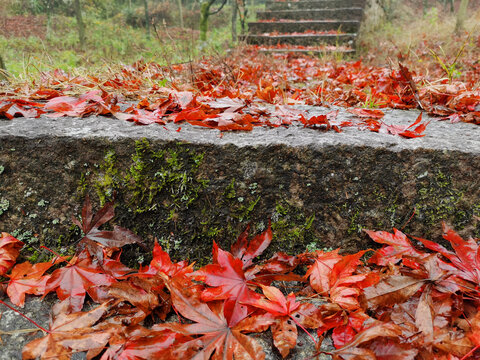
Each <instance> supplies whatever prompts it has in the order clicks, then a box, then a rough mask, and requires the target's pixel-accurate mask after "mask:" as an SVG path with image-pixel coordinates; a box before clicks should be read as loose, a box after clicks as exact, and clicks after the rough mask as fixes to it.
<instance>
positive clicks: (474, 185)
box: [0, 107, 480, 360]
mask: <svg viewBox="0 0 480 360" xmlns="http://www.w3.org/2000/svg"><path fill="white" fill-rule="evenodd" d="M299 108H301V109H304V110H309V111H310V113H311V114H323V113H326V112H327V111H330V110H331V109H323V108H309V107H299ZM339 116H340V118H342V119H348V118H350V115H349V114H348V113H346V112H345V111H344V110H341V113H340V115H339ZM417 116H418V112H417V111H407V112H406V111H387V114H386V116H385V119H384V121H385V122H386V123H394V124H398V125H402V124H404V125H406V124H409V123H411V122H413V121H414V120H415V119H416V117H417ZM425 118H426V119H428V120H430V121H431V123H430V124H429V125H428V126H427V129H426V131H425V135H426V136H425V137H423V138H416V139H404V138H401V137H399V136H392V135H388V134H377V133H372V132H369V131H360V130H357V129H355V128H345V129H344V130H343V132H342V133H336V132H334V131H330V132H322V131H318V130H312V129H305V128H303V127H302V126H301V125H298V124H297V125H294V126H291V127H289V128H255V129H254V130H253V131H252V132H235V133H230V132H227V133H223V134H221V133H220V132H219V131H216V130H208V129H203V128H199V127H193V126H190V125H188V124H181V125H180V126H181V128H182V129H181V131H180V132H177V131H176V130H177V129H178V127H179V125H175V124H167V125H166V126H165V128H164V127H163V126H157V125H152V126H135V125H134V124H132V123H127V122H123V121H119V120H115V119H111V118H96V117H91V118H86V119H75V118H60V119H49V118H46V117H42V118H40V119H14V120H12V121H7V120H5V121H3V120H2V121H0V166H1V169H3V170H2V172H1V174H0V199H7V200H9V206H8V208H7V210H6V211H5V212H4V213H3V214H2V215H0V230H1V231H7V232H12V231H14V230H20V234H21V235H22V234H23V235H24V236H25V238H24V240H25V241H26V242H27V246H30V247H32V248H34V249H35V248H36V247H38V245H39V244H40V243H45V244H47V245H50V246H53V247H55V245H56V244H57V245H58V235H59V234H62V232H66V231H67V229H68V227H69V224H70V220H69V219H70V217H71V216H72V215H74V214H78V211H79V203H80V200H75V199H76V191H77V186H78V180H79V178H80V176H81V174H82V173H83V172H85V171H92V172H94V171H95V169H97V170H98V168H99V167H95V166H94V164H101V162H102V160H103V159H104V156H105V152H106V151H108V150H111V149H113V150H114V151H115V153H116V154H117V156H118V159H119V167H120V168H121V167H122V166H123V167H125V166H126V164H127V165H128V161H127V160H128V159H130V157H131V155H132V154H133V153H134V140H139V139H142V138H147V139H148V140H149V142H150V143H151V144H152V146H154V147H155V148H156V149H164V148H168V149H176V148H177V146H180V147H181V148H187V149H189V150H192V151H195V152H203V153H205V156H204V160H203V162H202V164H201V165H200V167H199V169H200V170H199V171H200V172H199V174H200V176H202V177H204V178H208V179H209V180H210V183H209V185H208V186H207V188H206V189H205V190H204V192H202V193H201V194H200V196H199V199H198V200H197V201H196V202H195V203H193V204H192V205H191V208H189V209H180V210H179V211H178V219H176V220H175V227H173V228H168V229H164V230H163V231H164V232H165V233H162V229H161V227H164V226H165V223H161V224H160V225H161V226H160V225H159V227H156V226H153V227H150V226H148V224H150V223H151V222H152V219H151V218H152V217H153V218H154V219H156V220H157V221H159V220H158V219H159V215H158V214H159V213H157V212H155V211H153V210H152V212H151V213H148V212H147V214H141V215H139V216H137V217H133V219H134V220H135V222H141V224H140V225H138V226H137V227H136V230H138V232H140V233H142V234H143V235H145V236H147V234H148V232H150V233H151V235H155V236H158V237H161V236H165V237H167V238H168V234H169V233H170V232H174V231H177V233H178V234H179V235H178V236H177V235H176V234H175V235H176V236H177V237H175V238H174V239H170V240H171V241H172V244H173V242H175V246H176V244H177V242H178V244H179V245H178V248H177V249H175V246H174V245H172V248H171V252H172V254H174V255H175V254H176V256H177V257H178V258H180V257H184V256H185V254H188V255H189V256H190V258H191V259H195V260H199V261H201V260H202V259H203V258H204V257H208V256H209V253H210V248H211V240H212V239H213V238H215V236H212V237H210V238H209V237H206V236H205V235H202V236H203V237H202V236H197V237H194V235H195V234H197V233H195V232H193V231H192V230H191V229H188V231H186V230H185V228H188V227H189V226H190V227H192V228H197V229H199V228H201V225H199V223H198V222H196V221H195V220H194V218H195V217H199V218H201V217H205V219H206V218H207V215H208V214H210V215H211V216H212V217H214V218H215V219H216V220H215V221H217V222H215V221H214V222H213V223H212V224H209V226H214V225H215V226H218V227H221V226H225V227H226V225H227V224H229V225H231V226H232V228H234V229H233V230H234V231H233V232H232V233H236V234H238V232H239V231H240V230H241V229H242V228H243V227H244V226H245V223H246V222H245V219H244V221H243V222H242V221H240V222H239V224H236V223H235V221H234V220H235V219H233V220H232V219H231V216H230V215H231V214H229V213H228V211H229V210H231V209H234V210H235V211H236V210H238V208H237V207H235V206H237V205H238V203H235V204H233V205H232V206H233V208H232V207H230V208H229V207H228V206H226V205H223V204H222V202H221V201H220V200H218V198H219V194H221V193H223V192H224V191H225V188H226V187H228V185H229V184H230V183H231V181H232V179H235V180H236V184H237V187H236V195H235V199H234V200H235V201H237V202H238V198H240V197H243V198H244V200H243V201H244V202H247V201H249V199H250V200H251V199H255V198H256V197H257V196H260V200H259V202H258V204H257V205H256V206H255V210H254V211H252V213H251V214H250V215H249V216H250V218H251V219H252V220H253V221H254V223H255V222H257V223H259V222H261V221H262V220H265V219H266V218H267V217H269V216H270V217H271V218H272V225H273V226H277V227H276V228H274V234H278V233H281V234H282V235H281V236H277V238H276V239H275V240H274V242H273V243H272V248H274V249H275V250H287V251H290V252H292V253H293V252H298V251H301V250H302V249H303V250H304V249H305V246H306V245H310V241H315V242H316V243H315V246H316V247H323V246H325V247H337V246H342V247H343V248H344V249H346V250H348V251H350V250H351V251H353V250H355V249H357V248H359V247H369V246H372V245H373V244H371V243H370V242H369V241H368V239H366V238H365V237H364V236H363V235H362V233H361V232H360V231H359V230H360V228H361V227H366V226H368V227H369V228H377V229H383V230H388V229H389V228H390V227H391V226H397V227H401V226H402V225H403V224H404V223H406V222H407V220H408V219H409V218H410V216H411V215H412V212H413V209H414V208H416V210H415V215H414V216H413V218H412V220H411V221H410V222H409V223H408V225H407V227H406V228H405V231H407V232H410V233H413V234H416V235H419V236H431V237H433V239H438V235H439V234H440V226H439V221H441V220H442V219H444V220H447V221H448V222H449V223H450V224H453V225H456V226H457V227H459V228H460V230H461V233H462V234H464V235H475V234H477V235H478V230H479V226H478V224H477V220H476V217H475V216H478V215H479V213H478V211H479V204H480V196H479V186H478V185H479V183H478V179H479V176H478V175H479V170H480V158H479V154H480V140H479V139H480V137H479V135H480V127H478V126H475V125H471V124H464V123H458V124H450V123H448V122H444V121H438V120H437V119H429V118H428V117H425ZM179 143H180V144H181V145H178V144H179ZM85 164H86V165H85ZM254 184H256V185H255V186H253V185H254ZM252 193H254V194H252ZM162 196H163V195H162ZM205 197H206V198H208V199H209V200H205ZM284 201H285V202H284ZM197 202H198V204H197ZM285 203H288V204H289V205H288V206H292V208H293V210H294V212H297V213H298V214H300V213H305V217H307V216H309V215H311V214H315V219H314V221H313V223H312V228H311V230H312V231H313V235H312V236H310V235H309V236H307V234H306V232H305V233H303V235H301V236H300V237H299V238H298V243H286V242H285V241H284V239H285V238H284V236H286V238H287V239H288V240H289V241H290V242H295V241H296V240H295V237H294V235H293V234H292V233H289V232H288V231H287V232H284V231H286V229H284V227H282V224H283V223H282V221H283V220H285V219H287V220H288V221H289V222H287V223H285V224H286V226H287V227H288V226H293V227H295V226H297V227H296V228H295V229H296V230H299V229H300V230H301V229H302V227H301V226H302V224H303V222H304V220H305V219H304V218H301V219H296V218H295V214H294V213H290V210H288V211H287V210H285V208H286V207H287V205H285ZM205 204H210V205H209V206H207V208H208V209H210V210H211V209H212V208H214V209H215V210H212V211H213V212H212V213H208V211H207V210H205V207H204V206H203V205H205ZM279 204H281V206H282V207H283V210H282V209H279ZM122 209H123V208H122V207H121V206H120V207H119V209H118V211H119V212H120V213H119V217H118V219H117V222H118V223H120V224H122V225H125V226H128V225H131V224H132V223H131V222H130V220H131V219H130V217H132V216H133V215H131V214H130V213H128V212H126V213H122V211H123V210H125V209H123V210H122ZM202 210H205V212H202ZM284 211H285V212H287V215H285V214H284ZM298 214H297V215H298ZM32 215H35V216H32ZM210 215H208V216H210ZM236 220H237V221H239V219H236ZM212 221H213V220H212ZM432 221H434V222H432ZM45 224H47V225H48V226H45ZM145 224H147V225H145ZM235 224H236V227H234V225H235ZM358 227H360V228H358ZM184 230H185V231H184ZM287 230H288V229H287ZM304 230H305V229H304ZM199 231H200V230H199ZM25 234H27V235H25ZM35 234H38V235H35ZM225 234H226V233H225ZM182 236H183V237H182ZM218 236H219V235H218ZM302 236H303V237H302ZM62 239H63V241H67V239H66V238H61V239H60V240H62ZM149 239H150V240H151V239H152V238H151V237H150V238H149ZM192 239H193V240H192ZM202 239H203V240H204V242H205V244H203V243H200V241H201V240H202ZM215 240H217V241H219V242H220V244H221V246H222V247H224V248H227V247H228V245H229V244H230V243H231V242H232V241H233V238H228V239H227V238H221V237H219V238H215ZM302 241H303V242H302ZM60 242H61V241H60ZM73 244H74V243H73ZM67 246H68V244H67V243H61V244H60V249H62V248H64V249H65V248H66V247H67ZM40 257H41V256H40ZM50 306H51V298H47V300H46V303H42V302H40V301H39V299H38V298H29V300H28V301H27V304H26V307H25V309H24V310H23V312H24V313H25V314H26V315H27V316H30V317H31V318H32V319H34V320H36V321H38V322H39V323H40V324H41V325H43V326H47V323H48V311H49V308H50ZM1 311H2V317H1V318H0V330H1V331H2V332H11V331H12V330H17V329H25V328H32V327H33V326H32V325H31V324H30V323H29V322H28V321H26V320H24V319H23V318H21V317H20V316H18V315H15V314H14V312H13V311H11V310H7V309H6V308H4V307H3V306H2V309H1ZM39 335H40V334H39V333H37V334H35V335H33V334H30V333H22V332H13V333H10V334H3V333H2V339H3V346H2V350H1V352H0V359H5V360H10V359H19V358H20V351H21V350H20V349H21V347H22V346H23V345H24V344H25V343H26V342H28V341H29V340H31V339H32V336H39ZM260 339H263V340H261V341H263V342H265V341H266V340H265V339H266V338H260ZM308 342H309V340H308V338H307V337H306V336H305V335H304V334H302V335H300V340H299V343H300V344H304V345H303V346H299V347H298V348H297V349H296V350H295V351H294V352H293V355H292V357H291V359H303V358H304V356H306V355H305V354H306V353H308V351H309V350H310V349H311V348H310V347H309V346H308ZM268 354H269V357H268V358H269V359H277V358H278V354H276V353H275V352H271V351H269V352H268ZM325 358H326V357H325Z"/></svg>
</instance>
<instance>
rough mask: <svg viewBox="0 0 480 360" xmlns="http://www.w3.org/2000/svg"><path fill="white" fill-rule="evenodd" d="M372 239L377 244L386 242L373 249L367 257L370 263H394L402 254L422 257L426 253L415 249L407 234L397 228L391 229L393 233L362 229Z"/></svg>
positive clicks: (384, 264) (383, 264) (382, 264)
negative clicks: (373, 251) (380, 246)
mask: <svg viewBox="0 0 480 360" xmlns="http://www.w3.org/2000/svg"><path fill="white" fill-rule="evenodd" d="M364 231H365V232H366V233H367V234H368V236H370V237H371V238H372V240H373V241H375V242H377V243H379V244H386V245H388V246H384V247H383V248H381V249H379V250H377V251H375V253H374V254H373V256H372V257H371V258H370V259H369V263H370V264H377V265H381V266H386V265H388V264H390V263H391V264H396V263H398V262H399V261H400V260H402V258H403V256H413V257H418V258H424V257H426V256H427V254H425V253H423V252H421V251H419V250H417V249H415V247H414V246H413V245H412V243H411V242H410V240H408V238H407V236H406V235H405V234H404V233H402V232H401V231H399V230H397V229H395V228H394V229H393V234H392V233H389V232H386V231H371V230H364Z"/></svg>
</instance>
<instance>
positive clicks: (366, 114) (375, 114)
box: [347, 108, 385, 119]
mask: <svg viewBox="0 0 480 360" xmlns="http://www.w3.org/2000/svg"><path fill="white" fill-rule="evenodd" d="M347 111H348V112H350V113H352V114H354V115H357V116H359V117H362V118H373V119H381V118H383V117H384V116H385V113H384V112H383V111H382V110H376V109H363V108H354V109H347Z"/></svg>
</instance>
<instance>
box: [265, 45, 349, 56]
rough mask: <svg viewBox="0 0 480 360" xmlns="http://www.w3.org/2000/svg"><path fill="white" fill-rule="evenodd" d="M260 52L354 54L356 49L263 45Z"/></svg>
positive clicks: (320, 54)
mask: <svg viewBox="0 0 480 360" xmlns="http://www.w3.org/2000/svg"><path fill="white" fill-rule="evenodd" d="M258 51H259V52H261V53H265V54H272V53H276V54H287V53H295V54H306V55H313V56H322V55H324V54H327V53H328V54H335V53H337V54H344V55H354V54H355V52H356V51H355V49H352V48H338V47H325V46H315V47H313V46H311V47H301V46H299V47H288V48H279V47H274V46H272V47H269V46H265V47H261V48H259V49H258Z"/></svg>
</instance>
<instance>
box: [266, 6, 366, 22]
mask: <svg viewBox="0 0 480 360" xmlns="http://www.w3.org/2000/svg"><path fill="white" fill-rule="evenodd" d="M362 17H363V8H361V7H356V8H337V9H301V10H280V11H259V12H257V20H269V19H277V20H280V19H291V20H325V19H335V20H358V21H360V20H361V19H362Z"/></svg>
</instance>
